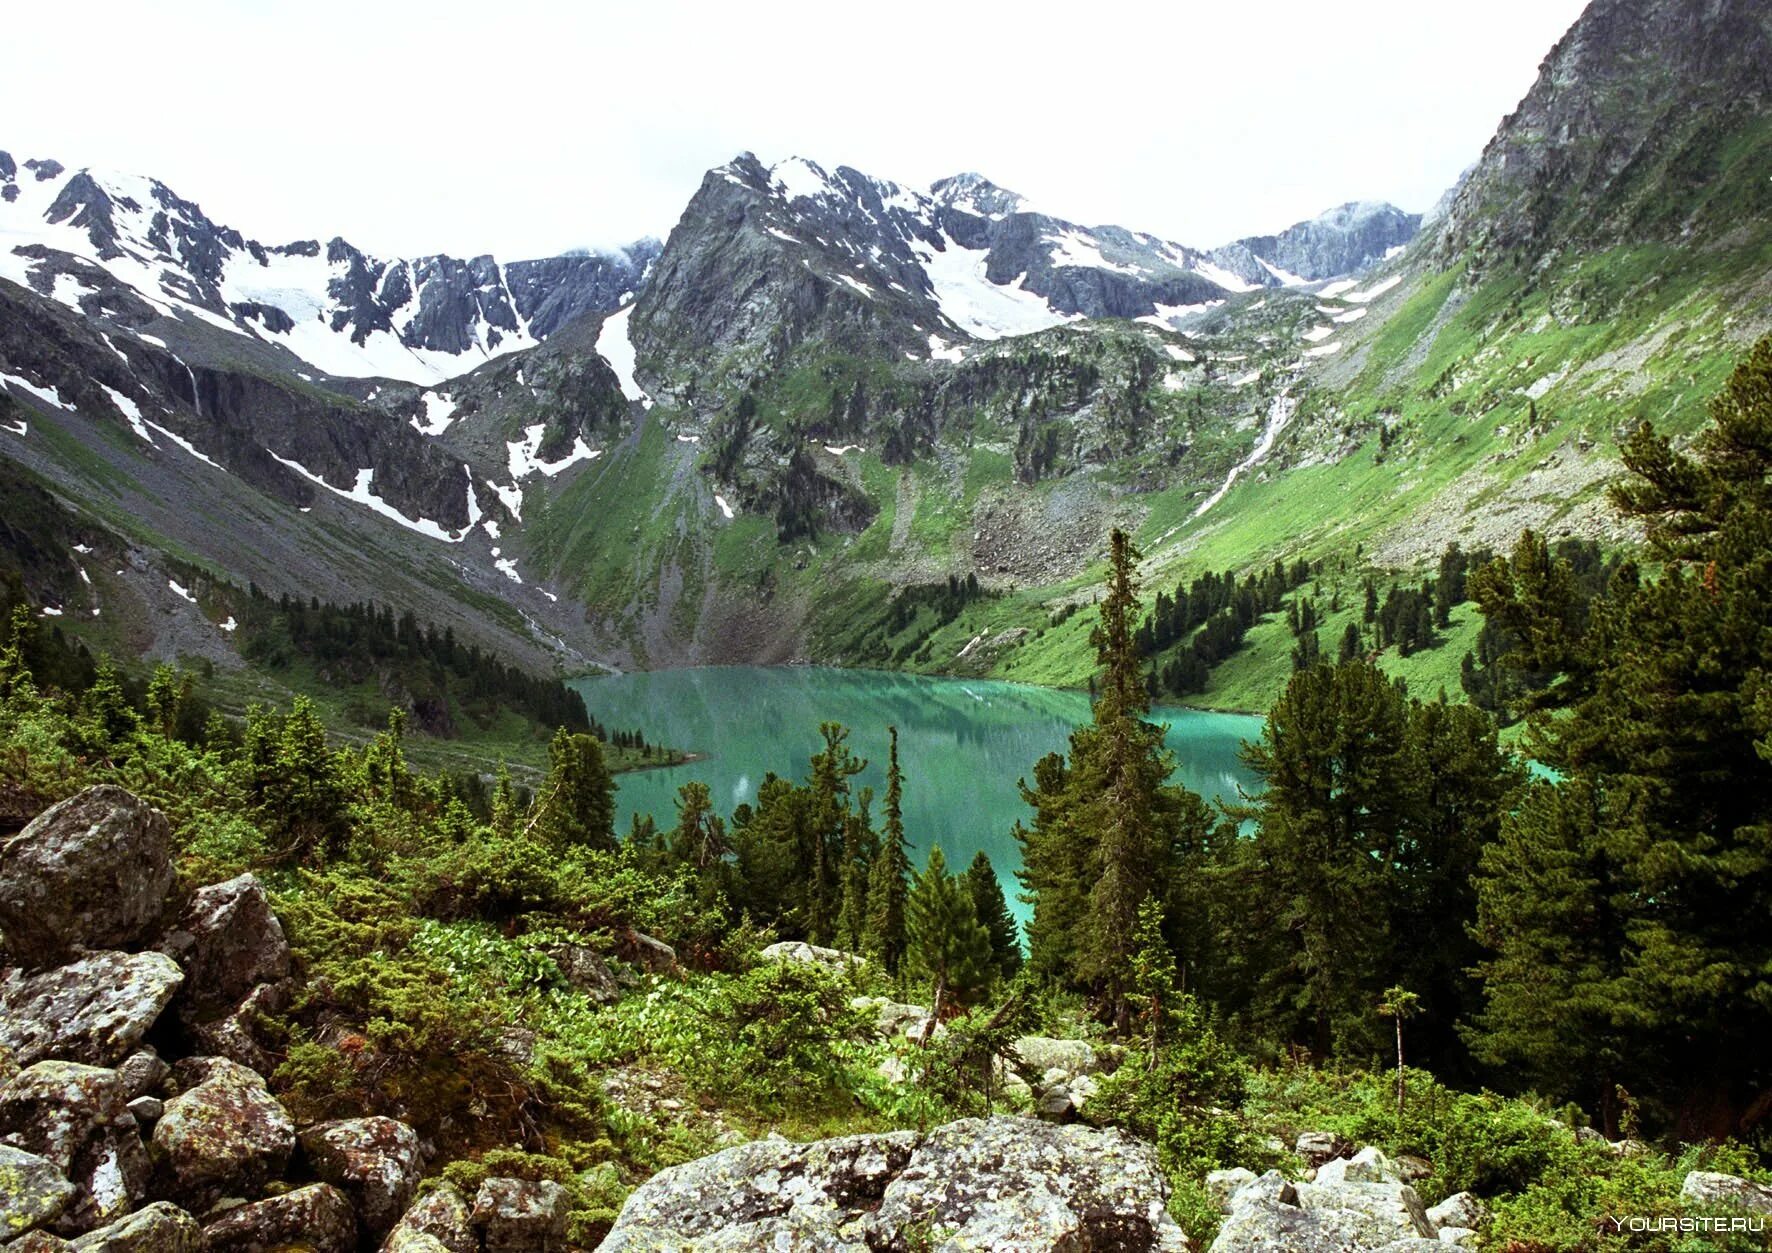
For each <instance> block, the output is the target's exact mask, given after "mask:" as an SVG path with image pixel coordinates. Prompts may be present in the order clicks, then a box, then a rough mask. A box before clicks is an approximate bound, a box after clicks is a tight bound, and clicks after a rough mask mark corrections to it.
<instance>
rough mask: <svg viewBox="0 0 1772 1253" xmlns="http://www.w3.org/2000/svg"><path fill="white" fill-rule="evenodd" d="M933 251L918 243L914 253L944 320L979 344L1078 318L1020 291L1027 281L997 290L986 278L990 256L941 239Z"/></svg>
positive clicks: (1007, 284) (948, 239)
mask: <svg viewBox="0 0 1772 1253" xmlns="http://www.w3.org/2000/svg"><path fill="white" fill-rule="evenodd" d="M942 243H943V245H944V247H942V248H941V249H939V250H937V249H935V248H931V247H930V246H929V245H927V244H925V243H923V242H922V241H920V240H919V241H918V242H917V243H916V244H914V245H913V246H912V247H913V251H915V252H916V254H917V256H918V258H919V259H920V260H921V261H922V263H923V272H924V273H926V274H927V275H928V276H929V285H930V286H931V287H932V288H934V289H935V300H936V303H937V304H938V305H939V306H940V308H941V312H942V315H943V316H944V317H946V318H947V319H948V320H949V321H950V322H952V323H953V324H954V325H955V326H957V327H959V328H960V329H961V330H963V331H965V332H966V333H967V334H968V335H971V336H974V337H975V338H977V339H1002V338H1003V337H1005V336H1008V335H1027V334H1031V333H1032V332H1034V331H1044V330H1047V329H1048V328H1050V327H1054V326H1062V325H1064V324H1065V323H1066V322H1075V321H1077V320H1078V319H1079V318H1081V317H1082V314H1080V313H1059V312H1058V311H1057V310H1056V309H1054V308H1053V307H1052V306H1051V305H1050V304H1048V303H1046V298H1045V297H1044V296H1040V295H1038V294H1036V293H1034V292H1031V291H1028V290H1027V289H1026V288H1025V287H1023V286H1022V282H1023V281H1024V280H1025V278H1026V276H1025V275H1023V276H1022V278H1021V279H1017V280H1016V281H1015V282H1014V283H1005V284H1003V285H1001V286H999V285H997V284H996V283H993V282H991V280H990V279H989V278H987V277H986V276H985V265H986V263H987V260H988V258H989V256H990V254H989V252H988V251H986V250H985V249H983V248H962V247H961V246H960V245H959V244H957V243H955V242H954V239H953V237H952V236H944V237H943V239H942Z"/></svg>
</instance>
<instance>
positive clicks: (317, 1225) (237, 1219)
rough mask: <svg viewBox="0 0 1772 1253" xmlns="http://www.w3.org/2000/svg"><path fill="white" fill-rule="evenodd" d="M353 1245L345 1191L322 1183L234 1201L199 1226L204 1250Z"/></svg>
mask: <svg viewBox="0 0 1772 1253" xmlns="http://www.w3.org/2000/svg"><path fill="white" fill-rule="evenodd" d="M356 1247H357V1216H356V1215H355V1214H353V1213H352V1212H351V1203H350V1201H348V1200H347V1199H346V1198H345V1194H344V1193H342V1192H340V1191H339V1190H338V1189H337V1188H335V1187H333V1186H332V1185H331V1184H327V1183H316V1184H313V1185H312V1186H310V1187H306V1188H297V1189H296V1190H295V1191H293V1192H286V1193H284V1194H283V1195H282V1196H275V1197H271V1198H270V1199H269V1200H264V1201H254V1202H252V1204H250V1205H242V1206H239V1207H238V1208H235V1209H231V1210H229V1211H228V1212H227V1213H226V1214H224V1215H222V1216H221V1217H220V1218H218V1219H216V1220H215V1221H214V1222H212V1223H210V1224H209V1225H207V1226H206V1227H204V1228H203V1249H204V1253H272V1250H284V1249H291V1250H293V1249H300V1250H302V1251H303V1253H352V1250H354V1249H355V1248H356Z"/></svg>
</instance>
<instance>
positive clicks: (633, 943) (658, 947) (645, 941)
mask: <svg viewBox="0 0 1772 1253" xmlns="http://www.w3.org/2000/svg"><path fill="white" fill-rule="evenodd" d="M616 951H617V953H618V954H619V955H620V957H621V959H622V960H623V961H625V962H632V963H633V964H634V965H636V966H638V967H639V968H640V969H641V970H644V971H645V972H646V973H648V974H654V975H662V974H667V973H669V972H670V971H673V970H675V969H676V968H677V950H676V949H674V948H672V947H671V946H670V945H669V944H666V943H665V942H664V941H663V940H660V939H657V938H655V937H653V936H650V935H647V934H646V933H645V932H644V931H635V930H632V929H629V930H628V931H625V932H623V933H622V937H621V940H620V943H619V944H618V945H617V950H616Z"/></svg>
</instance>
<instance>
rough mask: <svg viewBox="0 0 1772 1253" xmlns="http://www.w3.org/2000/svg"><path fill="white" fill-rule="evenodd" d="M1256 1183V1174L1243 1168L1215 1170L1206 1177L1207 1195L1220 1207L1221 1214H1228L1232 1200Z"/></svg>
mask: <svg viewBox="0 0 1772 1253" xmlns="http://www.w3.org/2000/svg"><path fill="white" fill-rule="evenodd" d="M1254 1182H1255V1172H1254V1171H1253V1170H1248V1169H1246V1168H1244V1167H1242V1166H1234V1167H1232V1168H1231V1169H1229V1170H1214V1171H1211V1172H1210V1173H1208V1174H1207V1176H1206V1195H1207V1196H1209V1197H1211V1198H1212V1203H1213V1204H1214V1205H1216V1206H1218V1209H1219V1212H1220V1213H1225V1214H1228V1213H1230V1209H1231V1198H1233V1197H1234V1196H1236V1195H1237V1193H1238V1192H1240V1191H1242V1190H1243V1189H1244V1188H1246V1187H1248V1186H1249V1185H1250V1184H1252V1183H1254Z"/></svg>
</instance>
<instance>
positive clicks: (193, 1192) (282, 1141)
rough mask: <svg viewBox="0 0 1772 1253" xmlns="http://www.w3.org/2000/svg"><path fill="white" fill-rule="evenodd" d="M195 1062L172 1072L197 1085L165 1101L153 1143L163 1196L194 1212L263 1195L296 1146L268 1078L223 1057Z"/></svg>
mask: <svg viewBox="0 0 1772 1253" xmlns="http://www.w3.org/2000/svg"><path fill="white" fill-rule="evenodd" d="M198 1061H199V1062H200V1063H201V1064H200V1065H197V1066H190V1065H187V1064H186V1063H180V1065H179V1067H178V1068H177V1069H176V1070H175V1071H174V1074H175V1076H177V1077H180V1078H182V1077H184V1076H186V1075H189V1076H192V1077H198V1081H197V1082H196V1083H194V1084H193V1085H192V1086H190V1087H187V1088H186V1089H185V1090H184V1091H182V1092H180V1093H179V1094H178V1095H177V1096H175V1097H173V1098H172V1099H171V1100H169V1101H167V1102H166V1108H165V1111H164V1112H163V1113H162V1114H161V1116H160V1121H159V1122H157V1123H155V1124H154V1139H153V1143H154V1149H155V1153H156V1156H157V1157H158V1158H159V1159H160V1166H161V1170H162V1172H163V1176H164V1178H163V1187H164V1190H165V1193H166V1194H167V1195H169V1196H171V1197H173V1198H174V1199H178V1200H185V1201H189V1202H190V1203H191V1205H192V1207H193V1208H200V1207H202V1206H204V1205H206V1204H208V1203H211V1202H213V1201H215V1200H216V1199H218V1198H220V1197H223V1196H247V1197H251V1196H256V1195H258V1193H259V1192H260V1191H261V1190H262V1189H263V1188H264V1186H265V1184H267V1183H269V1182H270V1181H271V1180H273V1179H276V1178H278V1177H279V1176H281V1175H282V1173H283V1168H284V1167H285V1166H286V1165H288V1163H289V1155H290V1153H291V1152H292V1151H293V1150H294V1148H295V1124H294V1123H292V1122H291V1121H290V1119H289V1115H288V1113H286V1112H285V1111H284V1109H283V1107H282V1106H281V1105H280V1104H278V1103H277V1100H276V1098H274V1097H273V1096H272V1095H271V1094H270V1093H269V1092H267V1091H266V1090H265V1081H264V1080H263V1079H261V1078H260V1077H259V1076H258V1075H257V1074H256V1073H254V1072H253V1071H250V1070H248V1069H246V1067H244V1066H240V1065H237V1064H235V1063H233V1062H229V1061H226V1060H224V1059H221V1058H203V1059H198ZM230 1247H232V1246H230Z"/></svg>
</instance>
